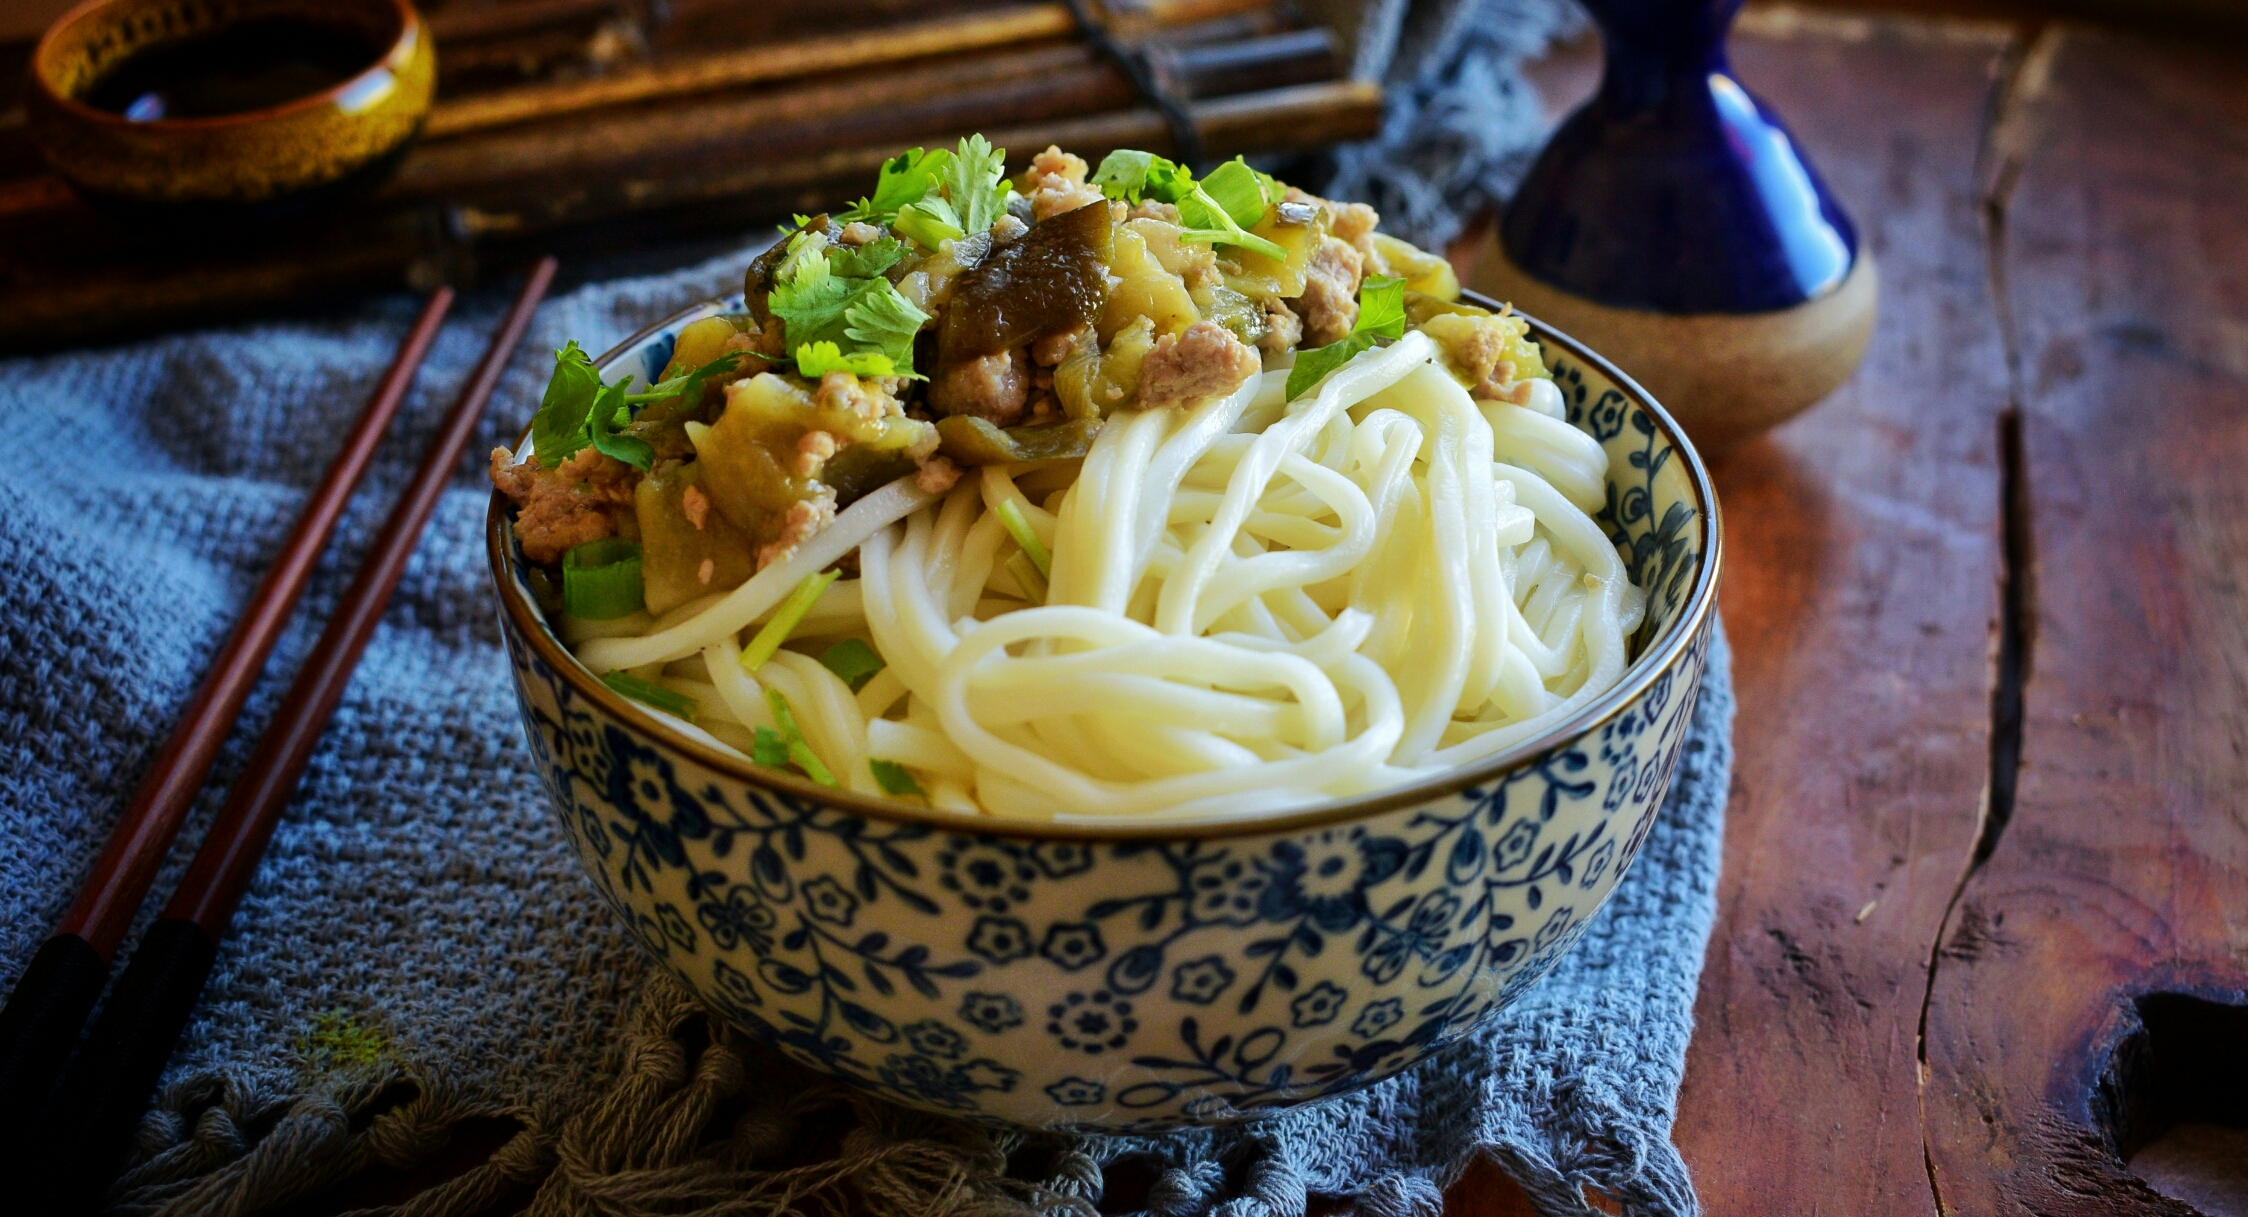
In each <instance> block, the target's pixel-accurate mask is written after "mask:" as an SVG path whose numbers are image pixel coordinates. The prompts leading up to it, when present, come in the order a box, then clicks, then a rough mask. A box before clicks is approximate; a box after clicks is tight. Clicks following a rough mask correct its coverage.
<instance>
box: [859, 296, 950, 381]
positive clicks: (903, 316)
mask: <svg viewBox="0 0 2248 1217" xmlns="http://www.w3.org/2000/svg"><path fill="white" fill-rule="evenodd" d="M928 323H929V314H927V313H924V312H922V311H921V310H920V309H918V308H915V307H914V305H913V301H911V300H908V299H906V298H905V297H904V296H903V295H900V294H899V292H898V289H897V288H895V287H893V286H891V285H890V282H889V280H887V279H875V280H872V281H870V282H869V283H868V284H867V287H866V289H865V290H864V291H861V292H859V293H858V294H857V295H856V296H854V297H852V300H851V303H850V304H849V306H847V307H846V308H845V309H844V310H843V336H844V337H846V338H849V339H850V340H851V341H853V342H856V343H858V344H860V346H861V347H871V348H873V349H874V350H876V351H879V352H881V353H882V354H884V355H887V356H889V357H890V362H891V363H893V364H896V365H897V366H898V367H900V368H902V369H904V374H905V375H907V376H911V375H913V336H914V335H915V334H918V333H920V332H921V327H922V326H924V325H927V324H928Z"/></svg>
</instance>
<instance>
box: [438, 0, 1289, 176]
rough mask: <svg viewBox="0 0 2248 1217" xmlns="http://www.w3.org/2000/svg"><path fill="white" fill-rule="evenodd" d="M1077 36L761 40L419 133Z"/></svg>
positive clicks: (1258, 1)
mask: <svg viewBox="0 0 2248 1217" xmlns="http://www.w3.org/2000/svg"><path fill="white" fill-rule="evenodd" d="M1269 3H1270V0H1199V2H1197V3H1192V4H1188V3H1178V2H1176V0H1165V2H1162V3H1156V4H1153V5H1150V6H1149V7H1148V10H1147V12H1146V14H1145V16H1144V18H1143V22H1144V24H1145V25H1147V26H1149V27H1153V26H1158V25H1166V24H1173V23H1178V22H1184V21H1204V20H1208V19H1211V18H1214V17H1221V16H1227V15H1232V14H1234V13H1238V12H1241V11H1245V10H1249V9H1254V8H1261V7H1264V6H1265V5H1267V4H1269ZM1076 32H1077V22H1076V19H1075V18H1074V17H1072V16H1071V15H1070V11H1069V6H1068V5H1066V4H1033V5H1027V6H1024V7H1022V8H1010V9H1001V10H998V11H996V12H980V13H970V14H968V15H965V16H960V17H945V18H940V19H937V20H934V21H920V22H913V23H911V24H906V25H894V26H883V27H880V28H876V29H871V30H867V31H865V32H862V33H854V34H844V35H840V36H837V37H832V38H808V39H803V40H801V41H792V42H781V43H762V44H759V45H756V46H749V47H742V48H740V49H737V50H728V51H718V52H713V53H710V54H706V55H696V56H693V57H689V58H681V59H678V60H675V61H672V62H668V63H662V64H657V65H654V66H650V67H644V68H633V69H629V70H626V71H621V72H617V73H615V74H613V75H609V76H602V77H597V78H595V79H592V80H573V81H564V82H560V83H554V84H538V85H526V86H523V87H521V88H514V89H505V90H500V91H496V92H492V93H486V94H481V95H477V96H471V97H463V98H460V99H458V100H454V101H444V102H440V103H438V105H437V106H436V108H434V109H433V110H431V111H430V115H429V121H428V122H427V123H426V124H425V125H424V126H423V128H422V135H423V138H425V139H429V140H433V141H434V140H442V139H447V138H451V137H453V136H458V135H465V134H468V133H470V132H475V131H488V130H491V129H493V128H495V127H504V126H509V125H511V124H514V123H521V122H529V121H532V120H545V119H551V118H556V117H559V116H562V115H565V114H572V113H576V112H578V111H581V110H594V109H602V108H606V107H610V106H621V105H629V104H632V103H636V102H646V101H653V100H656V99H659V98H668V97H684V96H688V95H691V94H695V93H708V92H712V91H715V90H719V89H734V88H740V87H742V86H744V85H752V84H760V83H763V82H766V81H772V80H783V79H789V78H792V77H800V76H811V75H816V74H819V73H823V72H839V71H844V70H846V69H851V68H866V67H874V66H877V65H881V64H891V63H900V62H903V61H905V60H909V59H923V58H928V57H932V56H938V55H958V54H961V53H963V52H969V51H980V50H988V49H990V48H993V47H1001V46H1009V45H1013V44H1017V43H1026V42H1035V41H1037V40H1039V39H1042V38H1065V37H1069V36H1071V35H1073V34H1075V33H1076Z"/></svg>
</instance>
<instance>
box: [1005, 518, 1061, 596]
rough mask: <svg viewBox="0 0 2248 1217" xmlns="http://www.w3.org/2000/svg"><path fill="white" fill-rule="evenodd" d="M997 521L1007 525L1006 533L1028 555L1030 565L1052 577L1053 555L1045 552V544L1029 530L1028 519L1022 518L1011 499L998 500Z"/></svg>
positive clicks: (1044, 576) (1044, 574) (1041, 573)
mask: <svg viewBox="0 0 2248 1217" xmlns="http://www.w3.org/2000/svg"><path fill="white" fill-rule="evenodd" d="M999 522H1000V523H1001V524H1004V525H1006V526H1007V535H1008V536H1010V537H1013V538H1014V539H1015V544H1016V545H1017V546H1019V547H1021V549H1022V551H1023V552H1024V553H1026V554H1029V555H1030V561H1031V565H1033V566H1036V567H1037V568H1038V573H1039V575H1040V576H1041V577H1043V578H1048V579H1050V578H1052V577H1053V575H1054V558H1053V555H1052V554H1049V553H1047V552H1046V546H1045V545H1044V544H1043V543H1041V542H1040V541H1039V540H1038V534H1037V533H1035V532H1033V531H1031V527H1030V521H1029V520H1026V519H1024V518H1023V509H1022V508H1021V507H1018V506H1016V504H1015V501H1014V500H1013V499H1001V500H999Z"/></svg>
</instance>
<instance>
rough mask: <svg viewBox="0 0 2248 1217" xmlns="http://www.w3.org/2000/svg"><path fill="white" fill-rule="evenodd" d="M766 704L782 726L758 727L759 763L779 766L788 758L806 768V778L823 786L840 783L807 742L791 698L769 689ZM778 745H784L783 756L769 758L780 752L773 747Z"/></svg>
mask: <svg viewBox="0 0 2248 1217" xmlns="http://www.w3.org/2000/svg"><path fill="white" fill-rule="evenodd" d="M765 705H766V707H767V708H769V709H771V710H772V712H773V721H774V722H775V723H778V724H779V725H780V730H778V731H775V730H773V729H772V728H771V727H759V728H758V729H757V732H756V738H757V757H756V759H757V762H758V763H759V764H761V765H776V766H777V765H778V764H779V763H780V761H781V760H785V761H786V762H787V763H789V764H792V765H794V766H796V767H797V768H798V769H801V770H803V771H804V776H805V777H808V778H810V779H812V780H813V781H815V782H818V783H819V784H820V785H822V786H836V785H839V784H840V783H838V782H837V781H836V780H835V775H834V774H833V773H831V772H829V770H828V767H827V766H826V764H824V763H823V762H821V760H820V758H819V754H818V753H815V752H813V751H812V746H811V745H810V744H807V743H805V742H804V733H803V732H802V731H801V730H799V729H798V728H797V726H796V714H795V712H794V711H791V710H790V709H789V707H788V699H787V698H785V697H782V696H781V694H780V690H778V689H767V690H765ZM774 744H778V745H779V746H780V747H779V751H778V754H777V755H778V758H779V759H777V760H776V759H768V758H771V757H774V756H775V755H776V754H775V752H774V749H773V745H774Z"/></svg>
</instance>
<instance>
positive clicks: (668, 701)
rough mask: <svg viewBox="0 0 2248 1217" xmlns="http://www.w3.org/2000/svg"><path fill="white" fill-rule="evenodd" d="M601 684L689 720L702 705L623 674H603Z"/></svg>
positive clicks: (661, 687)
mask: <svg viewBox="0 0 2248 1217" xmlns="http://www.w3.org/2000/svg"><path fill="white" fill-rule="evenodd" d="M601 683H602V684H605V685H607V686H609V687H610V688H612V689H614V690H616V691H617V692H619V693H622V694H624V695H625V696H626V697H629V698H631V699H632V700H634V701H637V702H644V703H646V704H648V705H651V706H654V707H655V708H656V709H658V710H661V711H663V712H664V713H666V714H672V715H677V716H678V717H680V718H689V719H691V718H693V717H694V716H695V715H696V714H698V713H701V711H702V703H700V702H698V701H696V700H695V699H694V698H692V697H689V696H687V695H686V694H684V693H674V692H672V691H671V690H669V689H666V688H664V687H663V686H662V685H659V684H657V683H655V682H654V681H649V680H642V679H640V678H639V677H637V676H633V675H630V674H628V673H625V672H604V673H602V675H601Z"/></svg>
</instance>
